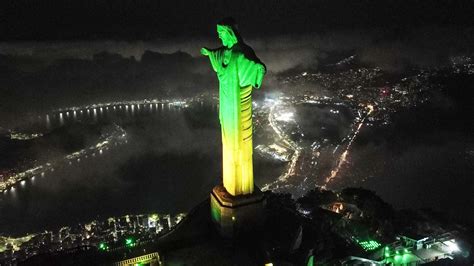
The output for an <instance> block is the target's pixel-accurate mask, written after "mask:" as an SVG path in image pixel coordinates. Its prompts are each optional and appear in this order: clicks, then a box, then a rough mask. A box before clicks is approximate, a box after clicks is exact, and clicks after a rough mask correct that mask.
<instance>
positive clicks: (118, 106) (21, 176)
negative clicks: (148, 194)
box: [0, 98, 217, 193]
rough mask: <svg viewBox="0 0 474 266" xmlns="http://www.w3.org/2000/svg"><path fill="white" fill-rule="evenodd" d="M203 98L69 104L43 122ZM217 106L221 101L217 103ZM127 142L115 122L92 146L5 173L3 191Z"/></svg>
mask: <svg viewBox="0 0 474 266" xmlns="http://www.w3.org/2000/svg"><path fill="white" fill-rule="evenodd" d="M191 101H200V102H201V105H202V103H203V100H202V99H200V98H191V99H188V100H187V101H183V100H167V99H164V100H157V99H154V100H147V99H145V100H140V101H121V102H108V103H98V104H92V105H86V106H77V107H76V106H74V107H68V108H61V109H57V110H53V111H51V112H50V113H48V114H45V115H44V116H43V117H40V118H39V119H40V122H42V123H44V125H45V127H46V128H47V129H48V130H50V129H51V128H54V127H55V126H63V125H65V123H69V122H76V121H77V120H79V119H92V121H94V122H97V121H98V119H99V118H101V117H103V116H104V115H106V114H107V113H109V112H121V113H122V114H125V115H132V116H133V115H135V114H138V113H141V112H148V113H150V112H153V111H159V110H170V111H173V110H179V109H181V108H186V107H188V102H191ZM213 107H215V108H217V104H213ZM41 136H43V134H42V133H34V134H31V133H21V132H17V131H14V130H10V137H11V139H19V140H29V139H34V138H38V137H41ZM124 143H127V139H126V132H125V130H123V129H122V128H121V127H120V126H118V125H115V128H114V130H113V132H110V133H109V134H107V135H103V136H101V140H100V141H99V142H98V143H96V144H95V145H92V146H90V147H87V148H84V149H82V150H80V151H77V152H74V153H71V154H68V155H66V156H64V157H63V158H59V159H56V160H54V161H49V162H45V163H43V164H40V165H35V166H34V167H32V168H30V169H27V170H24V171H22V172H19V173H15V174H13V175H10V176H7V177H5V180H4V181H2V182H0V192H3V193H6V192H7V191H8V190H10V191H11V192H14V191H15V185H16V184H20V185H21V186H24V185H25V184H26V180H27V179H31V180H34V179H35V178H36V177H37V176H41V177H44V176H45V174H46V172H48V171H49V172H53V171H54V169H55V168H57V167H59V166H61V165H68V164H69V165H71V164H73V163H75V162H77V163H79V162H80V161H81V159H84V158H88V157H95V156H96V155H97V156H98V155H101V154H102V153H103V152H104V151H106V150H109V149H110V148H111V147H112V146H117V145H120V144H124Z"/></svg>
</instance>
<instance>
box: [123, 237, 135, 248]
mask: <svg viewBox="0 0 474 266" xmlns="http://www.w3.org/2000/svg"><path fill="white" fill-rule="evenodd" d="M135 244H136V243H135V239H133V238H132V237H129V238H126V239H125V246H126V247H128V248H131V247H134V246H135Z"/></svg>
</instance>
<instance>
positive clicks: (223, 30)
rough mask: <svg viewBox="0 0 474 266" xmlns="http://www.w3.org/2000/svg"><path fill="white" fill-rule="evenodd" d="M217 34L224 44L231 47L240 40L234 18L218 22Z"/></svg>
mask: <svg viewBox="0 0 474 266" xmlns="http://www.w3.org/2000/svg"><path fill="white" fill-rule="evenodd" d="M217 34H218V35H219V39H221V40H222V45H223V46H225V47H227V48H231V47H232V46H234V44H236V43H238V42H239V33H238V32H237V27H236V24H235V21H234V19H233V18H230V17H228V18H225V19H223V20H221V21H219V22H218V23H217Z"/></svg>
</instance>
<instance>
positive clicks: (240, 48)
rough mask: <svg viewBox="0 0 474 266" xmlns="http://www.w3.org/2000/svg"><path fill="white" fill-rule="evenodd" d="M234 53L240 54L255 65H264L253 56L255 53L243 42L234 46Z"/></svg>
mask: <svg viewBox="0 0 474 266" xmlns="http://www.w3.org/2000/svg"><path fill="white" fill-rule="evenodd" d="M234 51H235V52H236V53H239V54H241V55H242V56H243V57H245V58H246V59H247V60H250V61H253V62H255V63H257V64H261V65H263V66H265V64H264V63H263V62H262V61H261V60H260V58H258V57H257V55H256V54H255V51H254V50H253V49H252V47H250V46H248V45H247V44H246V43H244V42H240V43H238V44H237V45H236V47H235V50H234Z"/></svg>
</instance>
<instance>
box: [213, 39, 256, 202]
mask: <svg viewBox="0 0 474 266" xmlns="http://www.w3.org/2000/svg"><path fill="white" fill-rule="evenodd" d="M209 58H210V61H211V65H212V68H213V69H214V71H216V72H217V77H218V79H219V120H220V124H221V132H222V155H223V160H222V164H223V166H222V168H223V183H224V187H225V188H226V190H227V192H229V193H230V194H231V195H234V196H235V195H245V194H250V193H252V192H253V190H254V182H253V165H252V164H253V163H252V151H253V148H252V95H251V93H252V88H260V86H261V85H262V80H263V76H264V75H265V66H264V65H263V63H261V61H260V60H258V58H257V57H256V56H255V53H254V52H253V50H252V49H251V48H250V47H249V46H247V45H245V44H242V43H237V44H235V45H234V46H232V48H226V47H221V48H218V49H215V50H210V52H209Z"/></svg>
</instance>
